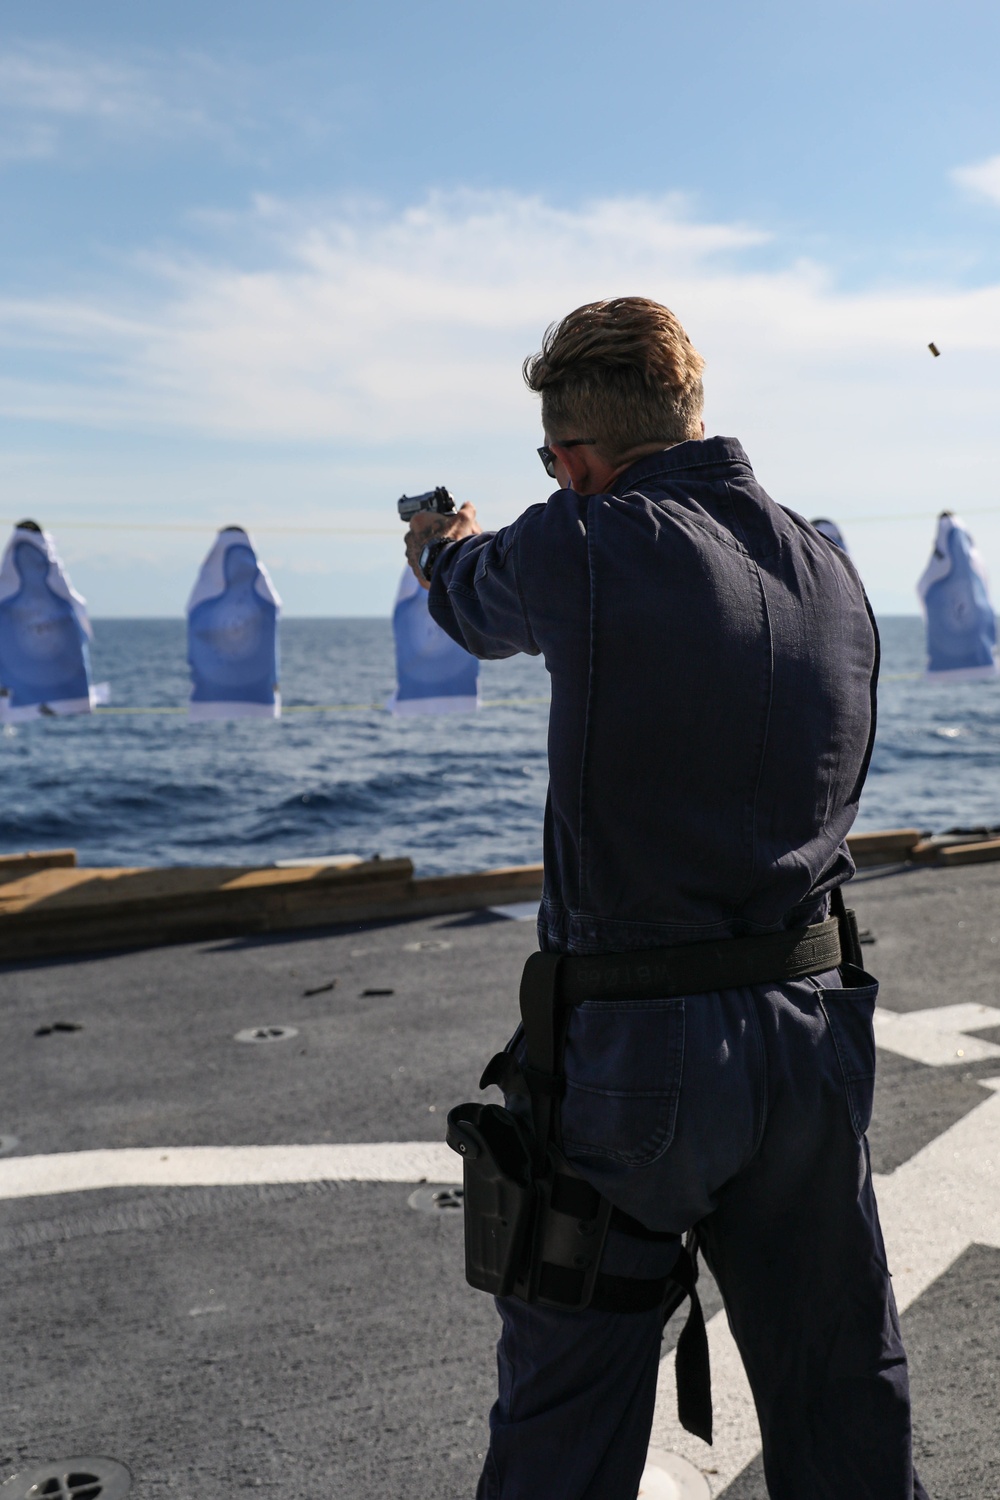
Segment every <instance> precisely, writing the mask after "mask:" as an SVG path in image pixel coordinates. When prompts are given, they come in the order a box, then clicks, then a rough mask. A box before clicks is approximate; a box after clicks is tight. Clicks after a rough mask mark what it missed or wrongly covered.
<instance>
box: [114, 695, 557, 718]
mask: <svg viewBox="0 0 1000 1500" xmlns="http://www.w3.org/2000/svg"><path fill="white" fill-rule="evenodd" d="M548 701H549V700H548V698H484V699H483V701H482V702H481V704H480V705H479V706H480V708H520V707H522V706H523V705H525V704H530V703H548ZM281 712H282V715H284V714H333V713H342V714H349V713H371V712H375V713H385V712H386V707H385V704H384V703H289V704H287V705H283V706H282V710H281ZM94 713H95V714H186V713H187V708H186V707H185V708H174V707H170V708H152V707H146V706H138V707H136V708H109V707H99V708H95V709H94Z"/></svg>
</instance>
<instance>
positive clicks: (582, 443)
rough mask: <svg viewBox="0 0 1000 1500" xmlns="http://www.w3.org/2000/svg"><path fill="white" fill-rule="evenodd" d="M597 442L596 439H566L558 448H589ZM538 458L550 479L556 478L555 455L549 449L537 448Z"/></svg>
mask: <svg viewBox="0 0 1000 1500" xmlns="http://www.w3.org/2000/svg"><path fill="white" fill-rule="evenodd" d="M596 442H597V439H596V438H567V439H566V441H565V442H564V443H560V444H559V446H560V448H589V447H591V446H592V445H593V444H594V443H596ZM538 457H539V458H540V459H541V460H542V468H543V469H544V470H545V472H546V474H547V475H548V476H549V478H550V479H555V477H556V455H555V454H554V453H553V452H552V449H551V448H539V450H538Z"/></svg>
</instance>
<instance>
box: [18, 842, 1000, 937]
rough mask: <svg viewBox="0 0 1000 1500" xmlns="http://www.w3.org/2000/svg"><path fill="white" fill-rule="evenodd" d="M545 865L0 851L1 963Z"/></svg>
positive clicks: (438, 911) (471, 894) (324, 917)
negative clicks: (238, 862)
mask: <svg viewBox="0 0 1000 1500" xmlns="http://www.w3.org/2000/svg"><path fill="white" fill-rule="evenodd" d="M847 842H848V844H849V846H850V849H851V853H852V855H853V856H854V859H855V862H856V863H857V865H858V866H859V868H862V869H864V868H872V867H875V866H878V865H890V864H900V863H916V864H920V863H924V864H935V865H944V866H947V865H958V864H972V863H977V862H979V861H985V860H1000V839H990V838H988V837H983V838H980V839H978V840H970V839H969V838H968V836H966V837H965V838H962V837H958V836H955V837H947V836H939V837H937V838H926V837H924V836H923V835H922V834H921V832H920V830H919V829H916V828H890V829H885V830H882V831H880V832H876V833H858V834H851V835H850V837H849V838H848V841H847ZM541 894H542V867H541V865H514V866H511V867H508V868H504V869H498V870H483V871H480V872H478V873H475V874H470V875H434V876H428V877H422V878H420V879H415V878H414V874H413V864H412V862H411V861H410V860H408V859H372V860H362V859H359V858H358V856H357V855H343V856H341V857H339V858H336V859H326V860H318V861H316V862H315V863H310V862H309V861H308V860H303V861H302V862H301V863H292V862H289V861H283V862H282V863H281V865H280V866H274V865H271V866H267V867H260V866H249V865H248V866H243V867H234V866H222V867H216V868H213V867H204V868H202V867H198V866H168V867H163V868H154V869H87V868H81V867H79V866H77V864H76V854H75V851H74V850H72V849H54V850H49V851H43V852H41V853H27V854H7V855H0V963H4V962H6V963H16V962H19V961H21V960H24V959H32V958H49V957H61V956H64V955H71V954H75V953H94V952H101V951H114V950H119V949H128V948H147V947H157V946H159V945H161V944H165V943H192V942H200V941H202V940H206V939H214V938H233V937H241V936H249V935H252V934H254V933H266V932H286V931H294V930H296V929H302V928H317V929H318V928H324V927H335V926H341V925H343V924H348V925H350V924H352V923H361V922H374V921H385V920H393V919H405V918H408V917H429V916H439V915H446V914H448V913H450V912H461V911H475V910H477V909H479V908H482V907H487V906H504V905H507V904H509V903H511V902H523V901H537V900H538V899H539V898H540V897H541Z"/></svg>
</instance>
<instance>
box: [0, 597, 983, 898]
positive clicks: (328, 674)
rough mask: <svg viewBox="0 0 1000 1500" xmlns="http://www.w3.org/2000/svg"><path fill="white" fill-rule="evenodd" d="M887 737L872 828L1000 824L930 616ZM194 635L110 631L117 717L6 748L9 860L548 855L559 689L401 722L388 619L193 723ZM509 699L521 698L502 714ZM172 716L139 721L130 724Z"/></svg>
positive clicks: (349, 623)
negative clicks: (937, 672)
mask: <svg viewBox="0 0 1000 1500" xmlns="http://www.w3.org/2000/svg"><path fill="white" fill-rule="evenodd" d="M881 623H882V635H883V682H882V687H881V690H880V695H879V716H880V727H879V735H878V741H877V744H876V749H875V755H874V759H873V762H872V770H871V774H870V776H869V781H868V786H867V789H866V792H865V797H864V801H863V803H862V808H861V817H860V820H859V824H858V827H859V828H888V827H895V826H903V825H905V826H913V825H917V826H920V827H925V828H932V829H935V830H941V829H943V828H946V827H950V826H952V825H954V824H957V823H962V824H968V823H984V822H985V823H989V824H994V823H1000V684H994V683H968V684H962V685H956V686H954V687H938V686H930V685H929V684H927V683H925V682H923V681H920V680H919V678H918V676H917V675H916V674H919V671H920V668H921V666H922V642H923V630H922V625H921V622H920V621H919V620H914V619H886V620H883V621H882V622H881ZM184 628H185V627H184V623H183V621H180V620H177V621H174V620H134V621H132V620H104V621H98V622H97V623H96V625H95V633H96V638H95V643H94V649H93V662H94V674H95V680H97V681H103V680H107V681H109V682H110V683H111V688H112V693H113V698H112V708H111V710H110V711H107V712H98V713H96V714H94V715H92V716H90V717H86V718H80V719H63V720H51V719H49V720H41V721H39V722H37V723H33V724H28V725H18V726H17V727H16V728H13V727H9V728H8V729H7V730H5V731H4V733H3V735H2V737H0V765H2V769H3V788H4V791H3V803H2V809H0V850H17V849H27V848H32V849H43V848H51V847H58V846H62V845H73V846H75V847H76V849H77V851H78V856H79V859H80V862H81V863H82V864H88V865H117V864H126V865H128V864H266V863H269V862H270V861H272V860H275V859H283V858H293V857H296V856H300V855H305V854H308V855H322V854H342V853H358V854H363V855H364V854H372V853H375V852H378V853H380V854H382V855H383V856H385V857H388V856H390V855H397V854H406V855H409V856H410V857H411V858H412V859H413V861H414V863H415V865H416V866H417V869H418V871H419V872H423V873H434V872H443V871H458V870H471V869H482V868H487V867H490V866H495V865H503V864H521V863H525V862H528V861H534V860H539V859H540V858H541V820H542V807H543V803H544V799H545V783H546V769H545V727H546V714H547V708H546V700H547V695H548V679H547V676H546V673H545V669H544V667H543V666H542V664H541V662H540V661H538V660H535V659H529V658H526V657H514V658H512V659H511V660H510V661H505V662H486V663H484V665H483V676H482V686H483V695H484V698H485V699H486V700H487V705H488V706H487V707H485V708H484V709H483V710H482V711H481V712H480V713H479V714H478V715H475V716H470V717H468V718H464V717H463V718H458V717H456V718H451V719H440V720H433V719H431V720H421V719H410V720H398V719H394V718H391V717H390V716H389V715H388V714H386V713H384V712H381V711H379V710H377V709H375V708H372V707H371V706H367V707H364V706H363V707H347V708H345V707H338V708H331V709H328V710H326V711H323V712H315V711H312V710H314V709H315V707H316V706H317V705H320V704H331V705H373V704H376V703H381V702H383V701H384V700H385V698H386V696H387V695H388V693H389V692H390V690H391V688H392V686H393V670H394V665H393V650H392V636H391V631H390V625H389V622H388V621H387V620H386V621H383V620H286V621H285V622H283V625H282V674H281V675H282V691H283V695H284V703H285V708H286V710H287V712H286V714H285V717H284V718H282V719H281V720H280V721H278V722H275V723H271V722H267V721H263V722H262V721H260V720H249V721H237V722H233V723H215V724H195V725H192V724H188V723H187V721H186V718H185V717H184V714H183V713H178V712H176V711H173V712H171V711H169V710H176V709H177V708H178V707H179V706H180V705H183V704H184V703H185V701H186V697H187V676H186V665H185V655H184ZM496 700H508V701H506V702H497V701H496ZM151 708H153V709H159V710H168V711H167V712H162V711H161V712H157V713H148V712H142V713H136V712H125V711H124V710H134V709H151Z"/></svg>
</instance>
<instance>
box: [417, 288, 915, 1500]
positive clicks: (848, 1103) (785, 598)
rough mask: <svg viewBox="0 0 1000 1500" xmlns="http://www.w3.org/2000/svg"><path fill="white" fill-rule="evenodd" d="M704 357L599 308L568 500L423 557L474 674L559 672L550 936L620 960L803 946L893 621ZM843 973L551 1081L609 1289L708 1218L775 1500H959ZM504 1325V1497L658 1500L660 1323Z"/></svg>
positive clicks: (819, 913)
mask: <svg viewBox="0 0 1000 1500" xmlns="http://www.w3.org/2000/svg"><path fill="white" fill-rule="evenodd" d="M702 365H703V361H702V359H701V356H700V355H699V354H698V353H697V352H696V351H695V349H694V348H693V346H692V344H691V342H690V340H689V339H688V337H687V335H686V334H685V332H684V330H683V329H682V328H681V326H680V324H679V323H678V321H677V319H676V318H675V317H674V316H673V314H672V313H670V312H669V311H668V309H666V308H665V307H661V306H659V305H658V304H656V303H655V302H651V301H648V300H646V299H644V298H638V297H625V298H619V299H616V300H614V301H608V302H598V303H594V304H591V305H588V306H585V307H581V308H578V309H577V310H576V311H575V312H573V313H570V314H569V316H568V317H566V318H564V319H563V320H562V322H561V323H559V324H557V325H555V326H553V327H552V328H550V329H549V330H548V332H547V333H546V335H545V339H544V343H543V347H542V350H541V352H540V353H539V354H537V355H536V356H534V357H533V358H531V359H529V360H528V361H526V363H525V369H524V373H525V379H526V381H527V383H528V385H529V387H530V388H531V389H532V390H534V391H536V392H539V393H540V395H541V404H542V424H543V428H544V433H545V445H544V447H543V448H541V449H540V450H539V452H540V454H541V456H542V461H543V463H544V465H545V467H546V470H547V472H548V473H549V474H550V475H551V476H552V478H554V479H555V480H556V482H557V483H558V484H559V486H560V489H559V491H558V492H557V493H556V494H554V495H553V496H552V497H551V499H550V500H549V501H548V502H547V504H545V505H536V506H532V507H531V508H530V509H529V510H527V511H526V512H525V514H524V515H523V516H521V517H520V519H519V520H517V521H515V522H514V523H513V525H511V526H507V527H505V528H504V529H502V530H501V531H498V532H496V533H492V534H490V533H484V532H482V531H481V530H480V528H479V526H478V525H477V523H476V520H475V512H474V511H473V510H472V508H471V507H470V506H464V507H463V508H462V511H461V512H460V513H459V514H458V516H457V517H456V518H454V519H452V520H451V521H450V522H449V521H448V520H446V519H445V518H443V517H428V516H418V517H416V518H415V519H414V522H413V526H412V534H411V536H410V537H409V538H408V542H407V546H408V555H409V557H410V560H411V564H413V565H414V568H415V571H417V572H418V576H421V577H422V578H423V579H424V581H425V582H426V581H427V580H429V581H430V599H429V604H430V610H431V613H432V615H433V616H434V618H435V619H436V620H437V621H438V623H439V624H440V625H442V626H443V627H444V629H445V630H447V631H448V632H449V633H450V634H451V635H452V636H453V637H454V638H455V639H456V640H457V641H459V642H460V643H461V644H462V645H463V646H465V647H466V648H467V649H468V650H469V651H471V652H473V653H475V654H476V655H478V656H481V657H503V656H509V655H512V654H513V653H514V652H516V651H525V652H529V653H532V654H537V653H539V652H541V653H542V654H543V655H544V658H545V663H546V666H547V668H548V670H549V673H550V675H551V679H552V707H551V714H550V728H549V769H550V788H549V798H548V804H547V808H546V815H545V893H544V897H543V900H542V905H541V911H540V915H539V939H540V944H541V947H542V949H543V950H544V951H546V952H549V953H558V954H565V955H593V956H594V957H593V958H590V959H588V960H587V962H588V963H590V964H591V965H592V966H600V963H601V959H600V955H604V954H618V955H622V954H628V953H629V952H631V951H636V950H639V951H641V952H643V953H645V952H646V950H655V951H656V953H657V954H659V955H661V956H662V955H664V954H665V953H666V959H667V960H668V961H669V958H670V953H669V951H668V950H671V949H676V951H677V953H678V954H680V953H681V952H682V951H683V953H684V954H685V955H687V954H689V953H690V952H691V951H692V945H704V949H702V948H698V947H696V946H695V950H694V951H695V959H696V960H697V956H698V954H700V953H702V952H704V953H705V954H709V951H710V950H711V953H712V954H713V955H714V954H721V955H722V958H721V960H719V961H721V962H722V963H725V961H726V959H725V955H726V954H727V953H728V954H730V955H733V954H742V953H747V952H749V951H750V950H751V949H754V944H755V943H756V944H757V947H758V948H759V946H760V943H761V941H762V940H763V941H764V944H765V946H767V941H768V935H774V934H779V935H780V934H784V933H789V934H792V935H793V938H794V942H796V943H797V942H798V938H797V937H794V935H795V934H799V933H801V932H803V931H804V930H805V929H809V931H810V932H811V933H817V932H820V931H825V930H826V929H824V928H822V926H821V924H823V923H824V921H825V919H827V916H828V912H829V909H830V902H831V893H832V892H834V891H836V890H837V888H838V887H839V886H840V885H841V884H842V883H843V882H844V881H846V880H849V879H850V877H851V875H852V874H853V868H854V867H853V864H852V862H851V859H850V855H849V854H848V851H847V848H846V845H845V843H844V839H845V836H846V834H847V832H848V830H849V828H850V827H851V824H852V822H853V820H854V817H855V815H856V812H857V807H858V799H859V796H860V793H861V788H862V785H863V782H864V779H865V774H866V772H867V768H868V761H869V757H870V754H871V745H872V738H873V734H874V694H875V679H876V676H877V667H878V644H877V637H876V633H875V628H874V624H873V622H872V620H871V615H870V611H869V609H868V606H867V601H866V599H865V596H864V591H863V589H862V587H861V584H860V582H859V580H858V577H857V574H856V573H855V571H854V569H853V567H852V565H851V563H850V561H849V560H848V559H847V557H846V556H845V555H844V554H843V553H842V552H840V551H839V550H838V549H837V548H835V547H834V546H832V545H831V544H830V543H829V542H828V541H827V540H826V539H824V538H823V537H822V536H820V535H819V534H818V533H817V532H816V531H814V530H813V529H812V528H811V527H810V526H809V525H808V524H807V523H806V522H805V521H803V520H802V519H801V518H800V517H798V516H796V515H795V514H793V513H791V512H789V511H785V510H783V509H781V508H780V507H779V506H777V505H775V504H774V502H773V501H772V500H770V499H769V497H768V496H767V495H766V494H765V493H764V491H763V489H762V488H761V487H760V485H759V484H758V483H757V481H756V479H755V478H754V475H753V472H752V470H751V468H750V465H749V462H748V461H747V457H746V455H745V453H744V452H743V450H742V448H741V447H740V445H739V443H737V442H736V441H735V440H733V439H731V438H718V437H716V438H709V439H707V440H706V439H705V437H704V425H703V422H702V419H701V411H702V385H701V370H702ZM831 926H833V927H835V926H836V924H834V923H830V922H827V927H831ZM776 941H777V944H778V946H781V944H782V943H784V944H785V945H786V946H787V945H788V942H791V941H792V939H791V938H790V939H788V940H786V939H785V938H783V937H780V936H779V937H778V938H777V940H776ZM796 951H799V950H798V949H796ZM836 951H837V954H838V956H839V954H840V951H841V950H840V947H839V943H838V947H837V950H836ZM574 961H576V960H573V959H572V958H569V959H563V960H561V962H562V963H563V964H572V963H573V962H574ZM713 961H715V960H714V958H713ZM636 963H637V964H638V961H636ZM737 967H738V965H737ZM806 967H808V966H806ZM827 970H828V971H827V972H820V973H818V974H817V973H812V972H810V973H809V974H808V976H807V977H804V978H783V977H778V978H775V979H774V980H768V982H764V983H760V982H755V983H743V982H738V983H736V984H735V985H731V986H729V987H727V988H724V989H717V988H716V989H714V990H713V989H712V987H711V985H710V984H708V983H702V985H701V991H700V992H699V991H697V990H696V991H695V992H693V993H690V994H688V993H683V994H680V995H678V994H677V993H674V992H671V994H670V995H665V996H664V997H663V998H658V997H657V994H656V992H655V991H654V992H653V993H652V994H649V993H647V994H644V995H639V994H633V995H630V994H629V993H627V992H626V993H616V994H613V995H612V996H611V998H603V996H602V998H600V999H596V1000H587V1001H585V1003H583V1004H574V1005H573V1008H572V1009H571V1010H570V1012H569V1015H568V1028H567V1030H566V1034H565V1048H564V1055H563V1059H562V1067H561V1076H560V1077H559V1079H558V1083H559V1085H560V1087H559V1088H554V1087H551V1088H550V1092H551V1093H555V1094H561V1096H562V1097H561V1100H560V1102H559V1106H558V1118H559V1125H560V1128H561V1135H560V1139H561V1146H562V1149H563V1151H564V1152H565V1156H566V1157H567V1158H568V1160H569V1162H570V1164H571V1167H572V1168H575V1169H576V1171H577V1172H579V1173H580V1174H582V1176H583V1177H584V1178H586V1180H587V1182H589V1183H590V1184H591V1185H592V1187H593V1188H595V1189H596V1190H597V1191H598V1192H599V1193H600V1194H601V1195H603V1197H604V1199H606V1200H610V1202H611V1204H613V1205H614V1214H615V1217H613V1218H612V1221H611V1223H612V1228H611V1230H610V1233H609V1235H608V1239H607V1241H606V1244H605V1248H604V1252H603V1260H602V1263H601V1269H602V1272H604V1273H606V1274H607V1275H608V1276H610V1277H611V1278H612V1279H614V1278H615V1277H618V1278H625V1277H632V1278H646V1279H647V1281H646V1284H649V1281H648V1279H649V1278H655V1277H656V1276H657V1275H660V1274H664V1273H667V1272H669V1270H670V1267H671V1265H673V1264H674V1263H675V1262H677V1261H678V1257H679V1256H680V1255H681V1254H682V1252H681V1240H680V1236H681V1235H682V1234H683V1233H684V1232H686V1231H688V1230H691V1229H695V1232H696V1238H697V1244H698V1247H699V1248H700V1250H701V1251H702V1253H703V1254H704V1256H705V1259H706V1261H707V1262H708V1264H709V1266H710V1267H711V1269H712V1272H713V1273H714V1275H715V1277H716V1279H717V1281H718V1284H719V1287H720V1289H721V1291H722V1295H723V1297H724V1299H725V1303H726V1310H727V1313H728V1316H729V1320H730V1324H731V1326H732V1329H733V1333H734V1336H735V1338H736V1342H737V1344H738V1346H739V1349H740V1353H741V1355H742V1358H743V1361H744V1364H745V1366H746V1370H747V1374H748V1377H749V1380H750V1384H751V1386H752V1389H753V1393H754V1397H755V1400H756V1404H757V1409H758V1414H759V1417H760V1423H761V1433H762V1438H763V1446H764V1465H765V1472H766V1476H767V1483H768V1490H769V1493H770V1495H771V1496H772V1500H914V1497H915V1496H916V1497H918V1500H920V1497H923V1500H926V1497H925V1492H924V1490H923V1487H922V1486H921V1484H920V1481H919V1480H918V1479H917V1478H916V1477H915V1475H914V1473H913V1470H912V1462H911V1456H910V1410H909V1390H908V1383H907V1370H906V1359H905V1355H904V1352H903V1347H902V1343H901V1340H900V1333H899V1324H898V1319H897V1315H896V1309H895V1305H894V1302H893V1297H892V1290H891V1286H890V1282H889V1275H888V1270H887V1267H886V1263H885V1254H884V1249H883V1245H882V1237H881V1233H880V1229H879V1223H878V1213H877V1209H876V1205H875V1199H874V1195H873V1191H872V1182H871V1173H870V1168H869V1165H868V1155H867V1143H866V1141H865V1137H864V1132H865V1129H866V1128H867V1125H868V1121H869V1118H870V1114H871V1105H872V1094H873V1088H874V1071H875V1049H874V1041H873V1036H872V1027H871V1016H872V1010H873V1007H874V1003H875V994H876V989H877V986H876V984H875V982H874V981H873V980H871V979H870V977H869V976H867V975H865V974H864V973H863V971H861V970H860V969H858V968H854V967H851V966H850V965H845V966H843V972H842V973H841V971H840V969H839V968H838V967H834V966H833V964H828V965H827ZM630 972H631V971H630ZM636 972H638V968H637V969H636ZM647 972H648V970H647ZM788 972H791V971H788ZM798 972H800V973H801V972H802V970H801V968H800V969H799V970H798ZM780 973H781V975H784V974H785V973H786V970H784V969H781V970H780ZM512 1050H513V1053H514V1054H515V1056H516V1057H517V1058H519V1059H520V1060H522V1061H523V1058H524V1042H523V1039H522V1038H521V1037H520V1036H518V1037H515V1039H514V1042H513V1044H512ZM529 1071H530V1069H529ZM535 1071H536V1073H537V1069H536V1070H535ZM630 1225H631V1226H633V1228H634V1231H635V1232H633V1233H631V1234H630V1233H629V1232H627V1230H628V1226H630ZM644 1236H645V1237H644ZM498 1307H499V1311H500V1315H501V1319H502V1322H503V1329H502V1334H501V1338H500V1343H499V1346H498V1362H499V1371H500V1388H499V1398H498V1401H497V1403H496V1406H495V1407H494V1409H493V1412H492V1415H491V1419H490V1425H491V1442H490V1450H489V1454H488V1456H487V1461H486V1466H485V1469H484V1472H483V1476H482V1479H481V1481H480V1487H479V1496H480V1500H634V1497H635V1495H636V1493H637V1490H638V1484H639V1477H640V1474H641V1471H642V1468H643V1462H644V1456H645V1452H646V1446H647V1442H648V1437H649V1430H650V1423H651V1419H652V1411H653V1403H654V1396H655V1387H656V1378H657V1369H658V1357H659V1344H660V1325H661V1321H662V1319H661V1315H660V1312H659V1310H658V1309H657V1308H648V1309H646V1310H644V1311H621V1310H615V1309H613V1308H612V1309H610V1310H609V1308H608V1307H606V1306H605V1307H601V1306H598V1305H596V1303H595V1304H592V1305H590V1306H587V1307H585V1308H583V1309H573V1310H569V1309H567V1310H564V1309H562V1308H560V1307H553V1306H550V1305H542V1304H540V1303H539V1302H537V1301H534V1302H530V1301H525V1300H521V1299H520V1298H518V1297H515V1296H509V1297H507V1296H505V1297H502V1298H500V1299H499V1301H498Z"/></svg>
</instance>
